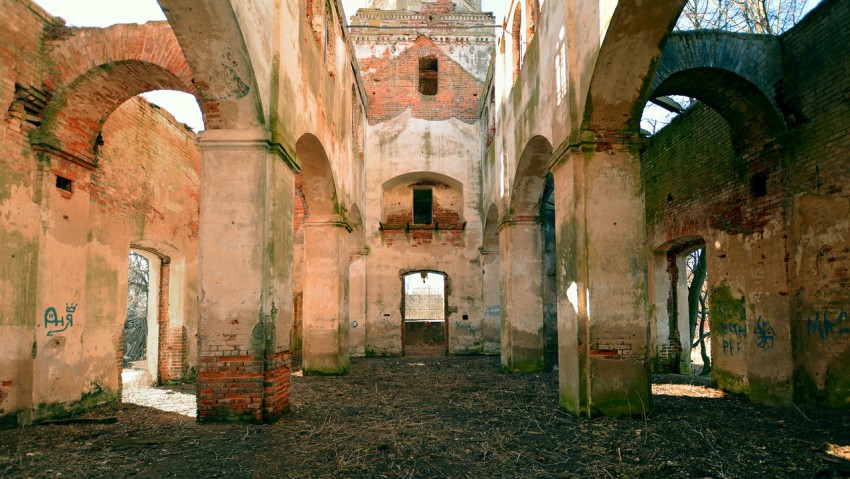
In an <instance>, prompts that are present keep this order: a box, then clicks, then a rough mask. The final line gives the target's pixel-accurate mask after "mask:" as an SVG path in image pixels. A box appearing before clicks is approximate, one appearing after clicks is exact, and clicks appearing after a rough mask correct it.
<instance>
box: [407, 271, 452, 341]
mask: <svg viewBox="0 0 850 479" xmlns="http://www.w3.org/2000/svg"><path fill="white" fill-rule="evenodd" d="M403 280H404V314H403V318H404V320H403V321H402V323H403V325H402V338H403V343H404V354H405V356H438V355H442V354H445V352H446V350H447V345H448V333H447V332H446V277H445V275H444V274H442V273H436V272H430V271H415V272H412V273H407V274H405V275H404V276H403Z"/></svg>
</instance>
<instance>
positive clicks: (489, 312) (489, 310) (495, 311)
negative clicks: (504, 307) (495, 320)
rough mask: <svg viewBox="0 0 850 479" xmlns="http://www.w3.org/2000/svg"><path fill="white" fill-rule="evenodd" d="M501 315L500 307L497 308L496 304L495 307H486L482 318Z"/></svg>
mask: <svg viewBox="0 0 850 479" xmlns="http://www.w3.org/2000/svg"><path fill="white" fill-rule="evenodd" d="M501 315H502V311H501V307H499V305H498V304H497V305H495V306H487V307H486V308H484V316H493V317H499V316H501Z"/></svg>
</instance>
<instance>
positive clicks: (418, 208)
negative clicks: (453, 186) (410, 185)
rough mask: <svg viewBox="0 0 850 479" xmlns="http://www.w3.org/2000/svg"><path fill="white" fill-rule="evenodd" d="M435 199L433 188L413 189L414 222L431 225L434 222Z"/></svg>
mask: <svg viewBox="0 0 850 479" xmlns="http://www.w3.org/2000/svg"><path fill="white" fill-rule="evenodd" d="M433 200H434V194H433V192H432V191H431V190H413V224H415V225H430V224H431V223H432V222H433Z"/></svg>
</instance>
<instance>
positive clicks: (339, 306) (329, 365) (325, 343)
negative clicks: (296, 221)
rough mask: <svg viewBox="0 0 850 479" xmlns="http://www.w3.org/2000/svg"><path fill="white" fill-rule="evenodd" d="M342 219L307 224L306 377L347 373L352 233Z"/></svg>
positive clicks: (305, 271)
mask: <svg viewBox="0 0 850 479" xmlns="http://www.w3.org/2000/svg"><path fill="white" fill-rule="evenodd" d="M350 231H351V227H350V226H349V225H348V223H346V222H344V221H342V219H341V218H338V217H337V218H308V219H307V221H306V222H305V223H304V320H303V321H304V332H303V338H304V339H303V348H302V351H303V358H304V364H303V366H304V373H305V374H345V373H347V372H348V367H349V351H348V273H349V247H348V233H349V232H350Z"/></svg>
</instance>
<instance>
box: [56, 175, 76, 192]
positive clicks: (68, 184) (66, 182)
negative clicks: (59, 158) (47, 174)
mask: <svg viewBox="0 0 850 479" xmlns="http://www.w3.org/2000/svg"><path fill="white" fill-rule="evenodd" d="M73 184H74V182H73V181H71V180H70V179H68V178H65V177H62V176H58V175H57V176H56V187H57V188H59V189H60V190H63V191H67V192H68V193H72V192H73V186H72V185H73Z"/></svg>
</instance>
